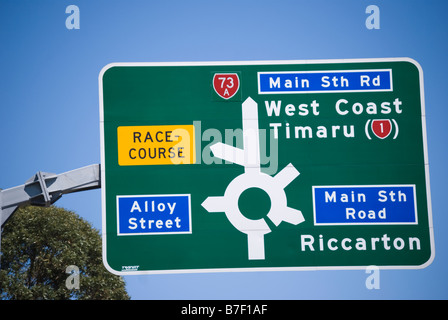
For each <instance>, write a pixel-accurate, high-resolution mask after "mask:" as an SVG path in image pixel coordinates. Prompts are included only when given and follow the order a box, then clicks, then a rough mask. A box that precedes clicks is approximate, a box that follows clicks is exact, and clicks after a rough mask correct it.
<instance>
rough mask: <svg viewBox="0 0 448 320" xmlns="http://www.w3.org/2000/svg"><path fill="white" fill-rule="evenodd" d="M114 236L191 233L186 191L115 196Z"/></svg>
mask: <svg viewBox="0 0 448 320" xmlns="http://www.w3.org/2000/svg"><path fill="white" fill-rule="evenodd" d="M117 211H118V212H117V217H118V227H117V228H118V235H145V234H146V235H151V234H185V233H191V210H190V195H189V194H171V195H137V196H117Z"/></svg>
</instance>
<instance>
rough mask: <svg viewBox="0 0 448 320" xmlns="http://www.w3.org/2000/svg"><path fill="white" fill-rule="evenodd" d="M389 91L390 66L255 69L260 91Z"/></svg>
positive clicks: (280, 92)
mask: <svg viewBox="0 0 448 320" xmlns="http://www.w3.org/2000/svg"><path fill="white" fill-rule="evenodd" d="M392 90H393V88H392V70H390V69H382V70H344V71H291V72H285V71H283V72H258V93H259V94H284V93H321V92H322V93H324V92H375V91H392Z"/></svg>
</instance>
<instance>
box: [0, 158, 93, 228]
mask: <svg viewBox="0 0 448 320" xmlns="http://www.w3.org/2000/svg"><path fill="white" fill-rule="evenodd" d="M100 187H101V179H100V165H99V164H94V165H90V166H87V167H83V168H79V169H75V170H72V171H68V172H64V173H61V174H53V173H47V172H41V171H39V172H38V173H36V174H35V175H34V176H33V177H31V178H30V179H29V180H28V181H26V182H25V184H23V185H20V186H17V187H13V188H9V189H5V190H0V220H1V226H3V225H4V224H5V222H6V221H7V220H8V219H9V218H10V217H11V215H12V214H13V213H14V211H15V210H16V209H17V208H19V207H20V206H24V205H27V204H31V205H37V206H50V205H51V204H53V203H54V202H56V201H57V200H58V199H59V198H61V197H62V195H64V194H68V193H73V192H78V191H84V190H90V189H97V188H100Z"/></svg>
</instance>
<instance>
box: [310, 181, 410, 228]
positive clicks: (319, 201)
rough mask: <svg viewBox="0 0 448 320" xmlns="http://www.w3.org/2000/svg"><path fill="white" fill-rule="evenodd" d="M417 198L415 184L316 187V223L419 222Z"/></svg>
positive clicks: (314, 194)
mask: <svg viewBox="0 0 448 320" xmlns="http://www.w3.org/2000/svg"><path fill="white" fill-rule="evenodd" d="M416 201H417V200H416V196H415V185H379V186H378V185H375V186H314V187H313V205H314V224H315V225H359V224H417V223H418V221H417V203H416Z"/></svg>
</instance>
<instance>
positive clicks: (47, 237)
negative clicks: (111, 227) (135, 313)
mask: <svg viewBox="0 0 448 320" xmlns="http://www.w3.org/2000/svg"><path fill="white" fill-rule="evenodd" d="M1 241H2V243H1V250H2V256H1V270H0V298H2V299H28V300H34V299H77V300H87V299H102V300H106V299H129V296H128V294H127V292H126V289H125V283H124V281H123V279H122V278H121V277H119V276H116V275H113V274H111V273H110V272H109V271H107V270H106V268H105V267H104V265H103V263H102V254H101V236H100V234H99V232H98V230H96V229H94V228H92V226H91V225H90V224H89V223H88V222H86V221H85V220H83V219H82V218H80V217H79V216H78V215H77V214H75V213H74V212H70V211H67V210H65V209H62V208H58V207H55V206H52V207H49V208H42V207H32V206H29V207H24V208H20V209H19V210H18V211H17V212H16V213H15V214H14V215H13V216H12V218H11V219H10V220H9V221H8V222H7V223H6V224H5V226H4V230H3V232H2V239H1ZM68 266H76V267H77V268H78V269H79V274H67V273H66V269H67V267H68ZM78 275H79V277H78ZM69 277H72V279H74V278H75V277H77V279H78V280H79V289H77V288H73V286H70V285H69V286H68V287H71V289H68V288H67V285H66V281H67V278H69Z"/></svg>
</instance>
